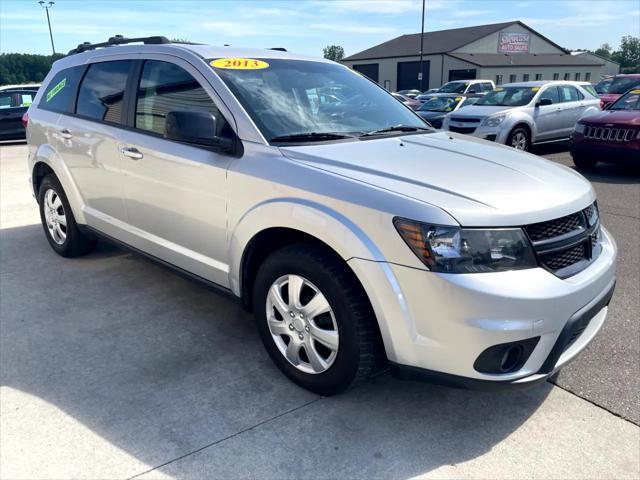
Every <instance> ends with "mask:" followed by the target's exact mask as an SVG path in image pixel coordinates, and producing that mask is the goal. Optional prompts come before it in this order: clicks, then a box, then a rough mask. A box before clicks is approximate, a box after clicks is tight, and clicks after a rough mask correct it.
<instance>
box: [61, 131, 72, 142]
mask: <svg viewBox="0 0 640 480" xmlns="http://www.w3.org/2000/svg"><path fill="white" fill-rule="evenodd" d="M60 136H61V137H62V138H65V139H67V140H69V139H70V138H73V134H72V133H71V132H70V131H69V130H68V129H66V128H63V129H62V130H60Z"/></svg>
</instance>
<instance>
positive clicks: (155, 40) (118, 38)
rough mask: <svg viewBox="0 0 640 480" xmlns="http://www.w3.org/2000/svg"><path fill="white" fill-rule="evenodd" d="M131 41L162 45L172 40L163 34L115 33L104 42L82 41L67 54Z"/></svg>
mask: <svg viewBox="0 0 640 480" xmlns="http://www.w3.org/2000/svg"><path fill="white" fill-rule="evenodd" d="M129 43H144V44H145V45H162V44H167V43H172V42H171V41H170V40H169V39H168V38H167V37H162V36H155V37H139V38H126V37H123V36H122V35H115V36H113V37H111V38H109V40H107V41H106V42H103V43H90V42H84V43H81V44H79V45H78V46H77V47H76V48H74V49H73V50H70V51H69V53H68V54H67V55H74V54H76V53H82V52H86V51H89V50H95V49H96V48H103V47H112V46H114V45H126V44H129Z"/></svg>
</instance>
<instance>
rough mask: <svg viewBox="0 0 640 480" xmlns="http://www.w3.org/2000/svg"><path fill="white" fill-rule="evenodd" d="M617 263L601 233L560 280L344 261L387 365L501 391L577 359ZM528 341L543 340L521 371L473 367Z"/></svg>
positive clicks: (540, 273) (599, 318) (602, 309)
mask: <svg viewBox="0 0 640 480" xmlns="http://www.w3.org/2000/svg"><path fill="white" fill-rule="evenodd" d="M615 259H616V246H615V243H614V241H613V239H612V238H611V236H610V235H609V234H608V232H606V230H605V229H602V252H601V254H600V256H599V257H598V258H597V259H595V260H594V261H593V263H592V264H591V265H590V266H589V267H587V268H586V269H585V270H583V271H581V272H580V273H578V274H576V275H574V276H572V277H569V278H567V279H560V278H558V277H556V276H554V275H553V274H551V273H549V272H547V271H546V270H543V269H542V268H533V269H527V270H519V271H510V272H499V273H485V274H441V273H433V272H428V271H426V270H422V269H416V268H411V267H404V266H399V265H394V264H382V263H380V262H369V261H366V260H359V259H352V260H350V261H349V263H350V265H352V268H354V270H355V271H356V273H357V275H358V277H359V278H360V279H363V283H364V287H365V290H366V291H367V293H368V295H369V298H370V299H371V301H372V304H373V307H374V310H375V311H376V315H377V318H378V321H379V324H380V327H381V333H382V337H383V340H384V342H385V348H386V352H387V357H388V359H389V361H390V362H391V364H392V370H394V371H395V372H396V373H398V374H399V375H400V376H406V375H407V372H411V376H414V375H415V374H416V372H417V373H418V374H419V375H420V376H426V377H428V378H430V379H431V380H436V381H438V382H440V383H447V384H457V385H459V386H471V387H474V388H478V387H479V386H480V384H483V383H485V382H489V383H488V384H487V385H489V387H504V386H518V385H525V384H531V383H535V382H536V381H542V380H544V379H545V378H547V377H548V376H550V375H552V374H553V373H554V372H556V371H557V370H558V369H559V368H561V367H562V366H563V365H565V364H567V363H568V362H569V361H571V360H572V359H573V358H574V357H575V356H576V355H578V353H580V352H581V351H582V350H583V349H584V348H585V347H586V346H587V345H588V344H589V343H590V342H591V340H592V339H593V338H594V337H595V335H596V334H597V332H598V331H599V330H600V328H601V327H602V325H603V323H604V321H605V318H606V315H607V305H608V301H609V299H610V298H611V295H610V294H612V293H613V287H614V285H615ZM603 299H604V300H603ZM584 319H587V320H588V322H587V324H586V325H584V329H583V330H582V331H581V333H580V334H579V336H578V337H577V339H574V340H573V343H572V344H571V345H570V346H569V347H568V348H566V349H565V346H566V342H565V341H564V336H566V332H567V331H569V330H571V331H573V329H571V328H570V326H571V325H574V324H575V322H579V321H580V322H582V321H583V320H584ZM563 332H564V333H563ZM531 337H540V338H539V341H538V342H537V344H536V346H535V348H534V349H533V351H532V352H531V354H530V355H529V356H528V358H527V359H526V362H525V363H524V364H523V365H522V366H521V367H520V368H519V369H518V370H516V371H511V372H509V373H499V374H498V373H496V374H488V373H481V372H479V371H477V370H476V369H475V368H474V363H475V361H476V359H477V358H478V357H479V356H480V354H481V353H482V352H483V351H485V350H486V349H488V348H490V347H492V346H495V345H498V344H502V343H509V342H518V341H523V340H525V339H529V338H531Z"/></svg>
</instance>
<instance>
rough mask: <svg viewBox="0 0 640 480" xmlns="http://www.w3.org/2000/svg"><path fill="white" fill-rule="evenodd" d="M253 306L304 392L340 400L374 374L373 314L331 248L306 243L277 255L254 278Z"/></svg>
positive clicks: (267, 340) (272, 349)
mask: <svg viewBox="0 0 640 480" xmlns="http://www.w3.org/2000/svg"><path fill="white" fill-rule="evenodd" d="M300 285H301V286H300ZM292 292H293V293H292ZM295 292H298V293H297V294H296V293H295ZM296 297H297V299H296ZM325 300H326V301H325ZM312 301H313V304H312ZM319 305H324V307H323V308H316V307H318V306H319ZM253 307H254V308H253V309H254V312H255V319H256V322H257V326H258V331H259V332H260V337H261V338H262V341H263V343H264V345H265V348H266V349H267V352H268V353H269V356H270V357H271V359H272V360H273V362H274V363H275V364H276V365H277V366H278V368H279V369H280V370H281V371H282V372H283V373H284V374H285V375H286V376H287V377H289V379H291V380H292V381H293V382H295V383H296V384H298V385H300V386H301V387H303V388H306V389H307V390H310V391H312V392H315V393H317V394H319V395H334V394H336V393H339V392H341V391H342V390H344V389H345V388H347V387H348V386H349V385H351V384H352V383H354V382H358V381H361V380H364V379H366V378H368V377H369V376H371V374H372V373H373V372H374V369H375V366H376V362H375V360H376V351H377V348H376V346H377V336H376V330H375V326H374V325H375V324H374V323H373V322H375V318H374V314H373V311H372V309H371V306H370V304H369V301H368V299H367V298H366V295H365V293H364V291H363V289H362V287H361V286H360V284H359V283H358V281H357V279H356V277H355V275H354V274H353V272H352V271H351V270H350V269H349V267H348V266H347V265H346V264H345V263H344V261H342V259H340V258H338V257H337V256H336V255H335V254H333V253H332V252H329V251H327V250H326V249H325V248H322V247H321V246H317V245H314V244H311V243H301V244H295V245H290V246H287V247H284V248H282V249H280V250H277V251H276V252H274V253H273V254H271V255H270V256H269V257H268V258H267V259H266V260H265V261H264V263H263V264H262V265H261V266H260V268H259V270H258V273H257V275H256V281H255V287H254V292H253ZM307 307H308V308H307ZM280 312H282V313H280ZM314 312H323V313H319V314H314ZM292 359H293V360H292Z"/></svg>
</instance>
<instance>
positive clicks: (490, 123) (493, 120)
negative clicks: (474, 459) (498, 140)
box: [482, 113, 506, 127]
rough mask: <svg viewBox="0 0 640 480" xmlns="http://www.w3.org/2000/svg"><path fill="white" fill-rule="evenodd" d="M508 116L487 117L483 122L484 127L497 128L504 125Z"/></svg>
mask: <svg viewBox="0 0 640 480" xmlns="http://www.w3.org/2000/svg"><path fill="white" fill-rule="evenodd" d="M505 117H506V115H505V114H504V113H503V114H502V115H494V116H493V117H487V118H485V119H484V122H482V126H483V127H497V126H498V125H500V124H501V123H502V121H503V120H504V119H505Z"/></svg>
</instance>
